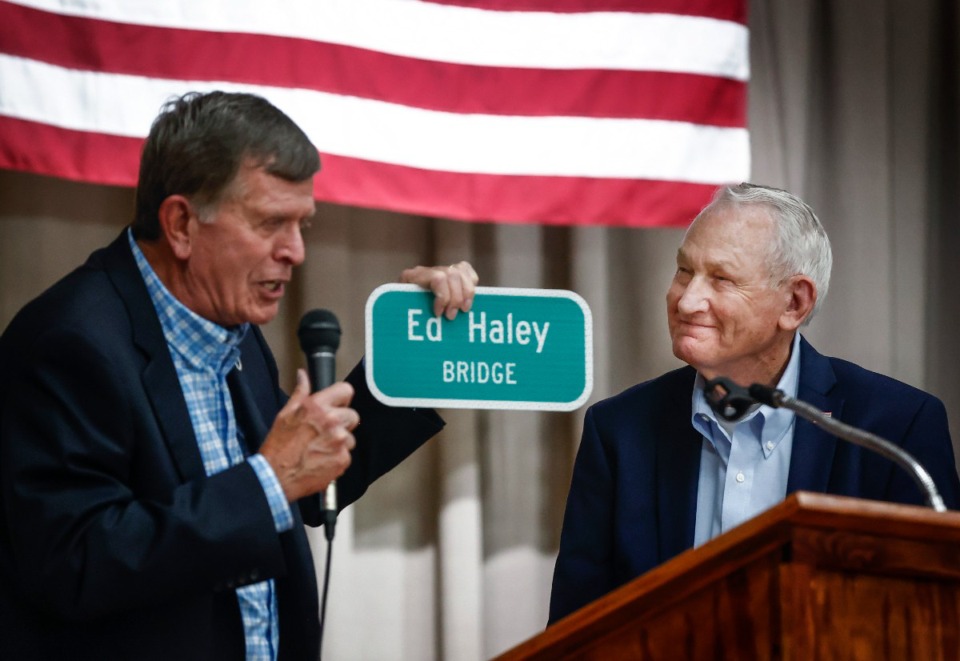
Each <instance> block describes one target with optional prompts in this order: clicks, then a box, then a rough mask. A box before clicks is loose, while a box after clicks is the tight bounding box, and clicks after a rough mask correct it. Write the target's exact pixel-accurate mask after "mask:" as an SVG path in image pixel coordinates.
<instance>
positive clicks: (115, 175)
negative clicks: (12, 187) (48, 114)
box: [0, 115, 143, 186]
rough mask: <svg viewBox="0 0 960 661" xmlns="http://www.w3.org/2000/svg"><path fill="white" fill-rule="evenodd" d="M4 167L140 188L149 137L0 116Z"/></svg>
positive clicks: (0, 153)
mask: <svg viewBox="0 0 960 661" xmlns="http://www.w3.org/2000/svg"><path fill="white" fill-rule="evenodd" d="M0 136H3V139H2V140H0V168H8V169H11V170H22V171H24V172H34V173H36V174H45V175H50V176H53V177H61V178H64V179H73V180H76V181H89V182H91V183H96V184H107V185H111V186H136V183H137V173H138V171H139V170H140V149H141V147H142V145H143V138H127V137H122V136H116V135H107V134H104V133H90V132H86V131H71V130H69V129H62V128H58V127H56V126H50V125H49V124H40V123H37V122H29V121H25V120H22V119H15V118H13V117H5V116H3V115H0Z"/></svg>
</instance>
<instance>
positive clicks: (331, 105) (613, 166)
mask: <svg viewBox="0 0 960 661" xmlns="http://www.w3.org/2000/svg"><path fill="white" fill-rule="evenodd" d="M0 86H2V88H3V89H6V90H13V89H15V90H18V92H17V93H16V94H3V95H0V114H4V115H8V116H11V117H16V118H19V119H25V120H30V121H35V122H42V123H46V124H51V125H54V126H58V127H62V128H69V129H73V130H79V131H92V132H102V133H108V134H113V135H121V136H129V137H142V136H145V135H146V132H147V130H148V129H149V126H150V123H151V121H152V120H153V118H154V117H155V116H156V114H157V112H158V111H159V108H160V106H161V104H162V103H163V102H164V101H165V100H167V99H168V98H169V97H171V96H173V95H177V94H182V93H184V92H186V91H190V90H197V91H208V90H214V89H222V90H226V91H246V92H252V93H254V94H260V95H262V96H265V97H267V98H269V99H270V100H271V101H272V102H273V103H275V104H276V105H277V106H278V107H280V108H281V109H283V110H284V112H286V113H287V114H289V115H290V116H291V117H292V118H293V119H294V121H296V122H297V123H298V124H300V126H301V127H302V128H303V129H304V130H305V131H306V132H307V134H308V135H309V136H310V138H311V140H312V141H313V142H314V144H316V145H317V147H318V149H319V150H320V151H321V153H324V152H326V153H330V154H338V155H341V156H350V157H354V158H360V159H366V160H372V161H380V162H384V163H392V164H398V165H406V166H411V167H418V168H426V169H431V170H444V171H449V172H473V173H483V174H514V175H525V174H530V175H534V174H535V175H550V176H558V175H559V176H563V175H567V176H586V177H623V178H639V179H657V180H678V181H690V182H697V183H722V182H727V181H731V180H732V179H737V178H745V177H746V175H747V173H748V172H749V138H748V133H747V131H746V129H741V128H721V127H711V126H701V125H695V124H690V123H685V122H669V121H654V120H640V119H609V118H602V119H595V118H587V117H511V116H494V115H479V114H470V115H465V114H453V113H445V112H436V111H430V110H422V109H418V108H411V107H406V106H399V105H396V104H389V103H383V102H380V101H371V100H367V99H359V98H355V97H346V96H338V95H332V94H327V93H323V92H315V91H309V90H296V89H288V88H274V87H261V86H254V85H241V84H238V83H232V82H209V81H203V82H201V81H194V82H190V81H179V80H163V79H156V78H144V77H140V76H124V75H116V74H103V73H93V72H83V71H74V70H70V69H64V68H61V67H55V66H51V65H47V64H44V63H41V62H37V61H34V60H25V59H23V58H18V57H11V56H6V55H0ZM58 98H66V99H70V100H71V103H51V102H50V100H51V99H58Z"/></svg>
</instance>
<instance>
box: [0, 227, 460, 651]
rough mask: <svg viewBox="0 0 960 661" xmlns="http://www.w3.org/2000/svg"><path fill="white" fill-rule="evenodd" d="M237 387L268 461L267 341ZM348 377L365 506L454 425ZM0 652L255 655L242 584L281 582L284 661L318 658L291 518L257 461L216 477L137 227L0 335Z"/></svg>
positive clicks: (274, 407) (308, 585)
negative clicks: (382, 397) (156, 305)
mask: <svg viewBox="0 0 960 661" xmlns="http://www.w3.org/2000/svg"><path fill="white" fill-rule="evenodd" d="M241 351H242V354H241V355H242V371H240V372H239V373H234V374H231V377H230V379H229V380H230V383H231V391H232V394H233V397H234V401H235V403H236V408H237V418H238V423H239V425H240V426H241V429H242V430H243V432H244V433H243V436H244V441H245V443H246V444H247V445H248V449H249V451H251V452H255V451H256V450H257V448H258V446H259V443H260V442H261V441H262V438H263V434H264V433H265V432H266V430H267V428H268V427H269V425H270V424H272V421H273V419H274V416H275V415H276V413H277V411H278V410H279V409H280V408H281V407H282V405H283V403H284V402H285V401H286V396H285V395H284V393H283V392H282V391H281V390H280V388H279V386H278V383H277V369H276V365H275V363H274V360H273V357H272V355H271V353H270V350H269V349H268V348H267V345H266V343H265V342H264V339H263V336H262V335H261V333H260V331H259V329H257V328H252V329H251V332H250V333H248V335H247V337H246V339H245V340H244V342H243V345H242V347H241ZM350 380H351V381H352V383H353V385H354V387H355V388H356V396H355V398H354V400H353V406H354V407H355V408H356V409H357V410H358V411H359V413H360V418H361V420H362V423H361V425H360V427H358V429H357V431H356V434H355V435H356V437H357V448H356V450H355V451H354V453H353V463H352V465H351V467H350V468H349V469H348V471H347V473H345V474H344V476H343V477H342V478H341V479H339V480H338V487H339V489H338V491H339V499H340V500H339V504H340V506H341V507H343V506H344V505H346V504H348V503H350V502H351V501H353V500H355V499H356V498H357V497H359V496H360V494H361V493H363V491H364V490H365V489H366V488H367V485H369V484H370V482H372V481H373V480H374V479H376V478H377V477H378V476H380V475H382V474H383V473H384V472H386V471H387V470H389V469H390V468H391V467H393V466H394V465H395V464H396V463H398V462H399V461H400V460H402V459H403V458H404V457H406V456H407V455H408V454H409V453H410V452H412V451H413V450H415V449H416V448H417V447H419V446H420V445H421V444H422V443H423V442H424V441H426V439H427V438H429V437H430V436H432V435H433V434H435V433H436V432H437V431H438V430H439V429H440V428H441V427H442V424H443V423H442V420H440V418H439V417H437V416H436V414H435V413H433V412H432V411H411V410H404V409H390V408H388V407H385V406H382V405H380V404H379V403H377V402H376V401H375V400H374V399H373V398H372V397H371V395H370V392H369V390H368V389H367V388H366V385H365V382H364V380H363V376H362V370H359V369H358V370H355V371H354V374H352V375H351V377H350ZM0 504H2V518H0V658H3V659H18V660H19V659H44V660H49V659H97V660H102V659H138V660H139V659H163V660H165V661H168V660H172V659H178V660H180V659H204V660H209V659H242V658H244V653H243V648H244V638H243V631H242V624H241V620H240V615H239V608H238V605H237V598H236V594H235V588H236V587H238V586H242V585H245V584H248V583H252V582H256V581H259V580H264V579H266V578H274V579H276V586H277V594H278V602H279V612H280V641H281V642H280V659H282V660H292V659H310V660H311V661H314V660H315V659H316V658H317V648H318V637H319V626H318V599H317V589H316V577H315V575H314V569H313V560H312V556H311V553H310V548H309V546H308V542H307V538H306V534H305V532H304V529H303V526H302V525H300V524H301V522H302V519H301V513H302V516H303V519H306V521H307V523H311V524H313V525H317V524H319V523H320V521H319V502H318V499H317V498H315V497H314V498H310V499H305V500H304V501H302V502H301V503H300V507H299V508H297V507H295V508H294V510H295V516H296V517H297V525H295V526H294V528H293V530H291V531H289V532H286V533H283V534H280V535H278V534H277V533H276V531H275V528H274V523H273V519H272V516H271V513H270V509H269V507H268V505H267V501H266V498H265V496H264V494H263V490H262V488H261V487H260V483H259V482H258V480H257V478H256V476H255V474H254V472H253V470H252V469H251V468H250V467H249V465H247V464H241V465H239V466H235V467H233V468H230V469H228V470H226V471H224V472H222V473H220V474H217V475H215V476H212V477H209V478H208V477H207V476H206V475H205V472H204V468H203V462H202V460H201V457H200V452H199V450H198V448H197V442H196V438H195V436H194V433H193V428H192V426H191V423H190V418H189V415H188V412H187V406H186V402H185V401H184V398H183V394H182V392H181V389H180V384H179V381H178V379H177V374H176V370H175V368H174V366H173V362H172V360H171V358H170V354H169V351H168V349H167V345H166V342H165V340H164V338H163V334H162V331H161V327H160V323H159V320H158V319H157V315H156V313H155V312H154V309H153V305H152V303H151V302H150V299H149V296H148V294H147V290H146V287H145V285H144V283H143V280H142V279H141V277H140V275H139V272H138V271H137V269H136V264H135V262H134V260H133V256H132V254H131V252H130V249H129V246H128V245H127V238H126V235H125V233H124V234H121V236H120V237H119V238H118V239H117V240H116V241H114V242H113V243H112V244H111V245H110V246H109V247H107V248H105V249H103V250H100V251H97V252H96V253H94V254H93V255H92V256H91V257H90V259H89V261H88V262H87V263H86V264H85V265H84V266H82V267H80V268H79V269H77V270H76V271H74V272H73V273H71V274H70V275H68V276H67V277H66V278H64V279H63V280H62V281H60V282H59V283H57V284H56V285H54V286H53V287H52V288H51V289H49V290H48V291H47V292H45V293H44V294H42V295H41V296H40V297H39V298H38V299H36V300H35V301H33V302H32V303H30V304H29V305H27V306H26V307H25V308H24V309H23V310H22V311H21V312H20V314H18V315H17V317H16V318H15V319H14V321H13V322H11V324H10V326H9V327H8V328H7V330H6V331H5V332H4V334H3V337H2V338H0Z"/></svg>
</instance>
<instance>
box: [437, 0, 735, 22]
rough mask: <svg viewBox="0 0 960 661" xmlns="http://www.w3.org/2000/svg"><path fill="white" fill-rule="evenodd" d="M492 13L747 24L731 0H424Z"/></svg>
mask: <svg viewBox="0 0 960 661" xmlns="http://www.w3.org/2000/svg"><path fill="white" fill-rule="evenodd" d="M422 1H424V2H432V3H434V4H438V5H454V6H457V7H471V8H473V9H486V10H491V11H544V12H557V13H579V12H601V11H602V12H608V11H612V12H621V11H622V12H631V13H645V14H681V15H683V16H703V17H705V18H715V19H718V20H721V21H734V22H736V23H742V24H744V25H746V23H747V10H746V4H745V3H739V2H730V1H729V0H422Z"/></svg>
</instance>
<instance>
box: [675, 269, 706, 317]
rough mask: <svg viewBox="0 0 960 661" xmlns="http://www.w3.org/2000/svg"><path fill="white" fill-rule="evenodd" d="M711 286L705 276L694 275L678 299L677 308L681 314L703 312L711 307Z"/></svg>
mask: <svg viewBox="0 0 960 661" xmlns="http://www.w3.org/2000/svg"><path fill="white" fill-rule="evenodd" d="M709 303H710V288H709V285H708V284H707V283H706V282H705V280H704V278H702V277H700V276H694V277H693V278H691V279H690V282H688V283H687V284H686V286H685V287H684V288H683V291H682V292H681V294H680V298H679V299H677V310H679V312H680V313H681V314H694V313H697V312H703V311H705V310H706V309H707V308H708V307H709Z"/></svg>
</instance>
